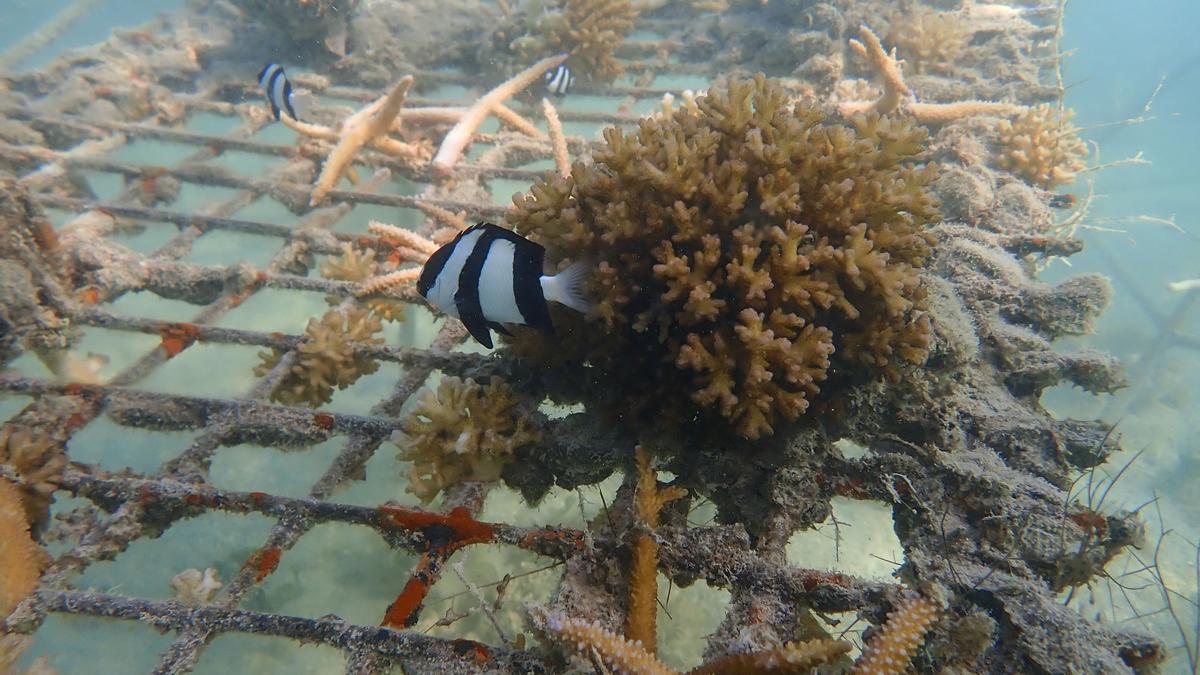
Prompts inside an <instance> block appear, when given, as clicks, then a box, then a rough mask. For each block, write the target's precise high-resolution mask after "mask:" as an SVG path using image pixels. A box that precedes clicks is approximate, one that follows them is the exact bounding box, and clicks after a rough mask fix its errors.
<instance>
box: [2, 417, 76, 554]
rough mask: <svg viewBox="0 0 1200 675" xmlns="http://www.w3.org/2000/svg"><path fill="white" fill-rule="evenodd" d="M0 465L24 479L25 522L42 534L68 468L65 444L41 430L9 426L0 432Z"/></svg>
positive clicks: (22, 500) (19, 488)
mask: <svg viewBox="0 0 1200 675" xmlns="http://www.w3.org/2000/svg"><path fill="white" fill-rule="evenodd" d="M0 466H4V467H7V468H8V470H9V471H12V472H13V473H14V474H15V475H16V478H19V479H20V481H21V484H20V485H19V486H18V491H19V493H20V495H21V504H22V505H23V507H24V509H25V520H26V522H27V523H29V525H30V526H31V527H32V528H33V531H34V532H38V531H40V530H41V529H42V528H43V527H45V525H46V523H47V521H49V519H50V505H51V504H52V503H54V496H53V493H54V491H55V490H57V489H58V478H59V477H60V476H61V475H62V471H63V469H64V468H66V466H67V456H66V455H65V454H64V453H63V449H62V445H61V444H60V443H59V442H58V441H56V440H55V439H54V438H53V437H51V436H50V435H49V434H47V433H46V432H44V431H42V430H41V429H37V428H32V427H27V426H18V425H13V424H9V425H6V426H5V427H4V429H3V430H0Z"/></svg>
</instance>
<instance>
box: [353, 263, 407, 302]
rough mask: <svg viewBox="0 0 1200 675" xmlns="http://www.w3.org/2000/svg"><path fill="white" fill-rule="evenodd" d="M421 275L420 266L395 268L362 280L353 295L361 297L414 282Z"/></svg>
mask: <svg viewBox="0 0 1200 675" xmlns="http://www.w3.org/2000/svg"><path fill="white" fill-rule="evenodd" d="M420 276H421V268H420V267H410V268H408V269H404V270H396V271H395V272H389V273H387V274H383V275H380V276H377V277H372V278H370V279H367V280H365V281H363V282H362V283H361V284H359V286H358V290H357V291H356V292H355V295H357V296H358V297H360V298H361V297H363V296H366V295H372V294H374V293H382V292H383V291H386V290H389V289H392V288H395V287H396V286H401V285H405V284H411V283H416V281H417V279H418V278H420Z"/></svg>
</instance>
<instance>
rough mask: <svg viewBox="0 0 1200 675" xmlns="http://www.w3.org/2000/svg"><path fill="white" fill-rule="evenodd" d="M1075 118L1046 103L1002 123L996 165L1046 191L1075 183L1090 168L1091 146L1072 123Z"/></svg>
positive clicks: (1072, 113)
mask: <svg viewBox="0 0 1200 675" xmlns="http://www.w3.org/2000/svg"><path fill="white" fill-rule="evenodd" d="M1074 115H1075V113H1074V111H1072V110H1066V111H1064V112H1063V113H1062V114H1059V111H1058V108H1056V107H1055V106H1052V105H1050V104H1048V103H1043V104H1041V105H1037V106H1034V107H1032V108H1028V109H1026V110H1024V111H1022V112H1021V113H1020V114H1019V115H1017V116H1016V117H1014V118H1012V119H1011V120H1001V121H1000V124H999V125H997V127H996V129H997V131H998V132H999V135H1000V142H999V148H998V150H997V153H996V164H997V165H998V166H999V167H1000V168H1001V169H1004V170H1005V171H1011V172H1013V173H1015V174H1016V175H1018V176H1020V177H1021V178H1023V179H1025V180H1026V181H1028V182H1030V183H1032V184H1034V185H1036V186H1038V187H1040V188H1043V189H1046V190H1053V189H1054V188H1055V187H1057V186H1059V185H1064V184H1070V183H1073V182H1074V181H1075V176H1076V175H1077V174H1078V173H1079V172H1080V171H1082V170H1083V169H1084V167H1086V166H1087V146H1086V145H1084V143H1083V141H1082V140H1081V139H1080V138H1079V128H1078V127H1076V126H1075V125H1074V124H1071V118H1072V117H1074Z"/></svg>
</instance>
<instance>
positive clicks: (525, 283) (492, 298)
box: [417, 223, 588, 349]
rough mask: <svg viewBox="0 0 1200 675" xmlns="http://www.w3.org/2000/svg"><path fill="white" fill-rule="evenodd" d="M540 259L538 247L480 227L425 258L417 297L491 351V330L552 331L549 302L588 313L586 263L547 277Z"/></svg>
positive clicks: (498, 230) (542, 253)
mask: <svg viewBox="0 0 1200 675" xmlns="http://www.w3.org/2000/svg"><path fill="white" fill-rule="evenodd" d="M545 257H546V250H545V249H544V248H542V246H541V245H540V244H535V243H534V242H532V241H529V240H528V239H526V238H524V237H522V236H521V235H519V234H517V233H515V232H513V231H512V230H506V229H504V228H503V227H500V226H499V225H495V224H493V223H479V224H478V225H475V226H474V227H471V228H468V229H466V230H463V231H462V232H460V233H459V235H458V236H457V237H455V238H454V241H452V242H450V243H449V244H446V245H445V246H443V247H441V248H439V249H438V250H437V251H434V253H433V255H431V256H429V260H427V261H426V262H425V267H424V268H423V269H422V270H421V278H420V279H418V280H417V292H418V293H420V294H421V296H422V297H424V298H425V299H426V300H428V301H429V303H430V304H431V305H433V306H435V307H437V308H438V309H440V310H442V311H443V312H445V313H446V314H449V315H450V316H453V317H457V318H459V319H460V320H462V322H463V324H464V325H466V327H467V331H468V332H470V333H471V336H472V337H474V338H475V339H476V340H478V341H479V343H480V344H482V345H483V346H484V347H487V348H488V349H491V348H492V334H491V330H496V331H498V332H499V333H501V334H503V335H511V333H509V332H508V330H506V329H505V328H504V326H503V324H506V323H512V324H519V325H524V326H530V327H532V328H537V329H540V330H544V331H547V332H553V331H554V326H553V324H552V323H551V321H550V309H549V307H548V305H547V303H548V302H549V301H554V302H558V303H561V304H564V305H566V306H567V307H570V308H571V309H574V310H575V311H578V312H586V311H587V310H588V301H587V300H586V299H585V297H584V293H583V280H584V274H585V272H586V265H585V263H583V262H582V261H579V262H576V263H575V264H573V265H571V266H570V267H568V268H567V269H565V270H563V271H562V272H560V273H559V274H555V275H553V276H547V275H545V274H543V268H542V265H543V262H544V260H545Z"/></svg>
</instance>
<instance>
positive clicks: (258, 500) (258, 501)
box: [250, 492, 267, 506]
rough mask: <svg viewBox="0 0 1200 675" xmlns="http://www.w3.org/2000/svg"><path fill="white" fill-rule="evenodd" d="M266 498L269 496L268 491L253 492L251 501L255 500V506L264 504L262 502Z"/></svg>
mask: <svg viewBox="0 0 1200 675" xmlns="http://www.w3.org/2000/svg"><path fill="white" fill-rule="evenodd" d="M266 498H267V493H265V492H251V493H250V501H252V502H254V505H255V506H262V503H263V501H264V500H266Z"/></svg>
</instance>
